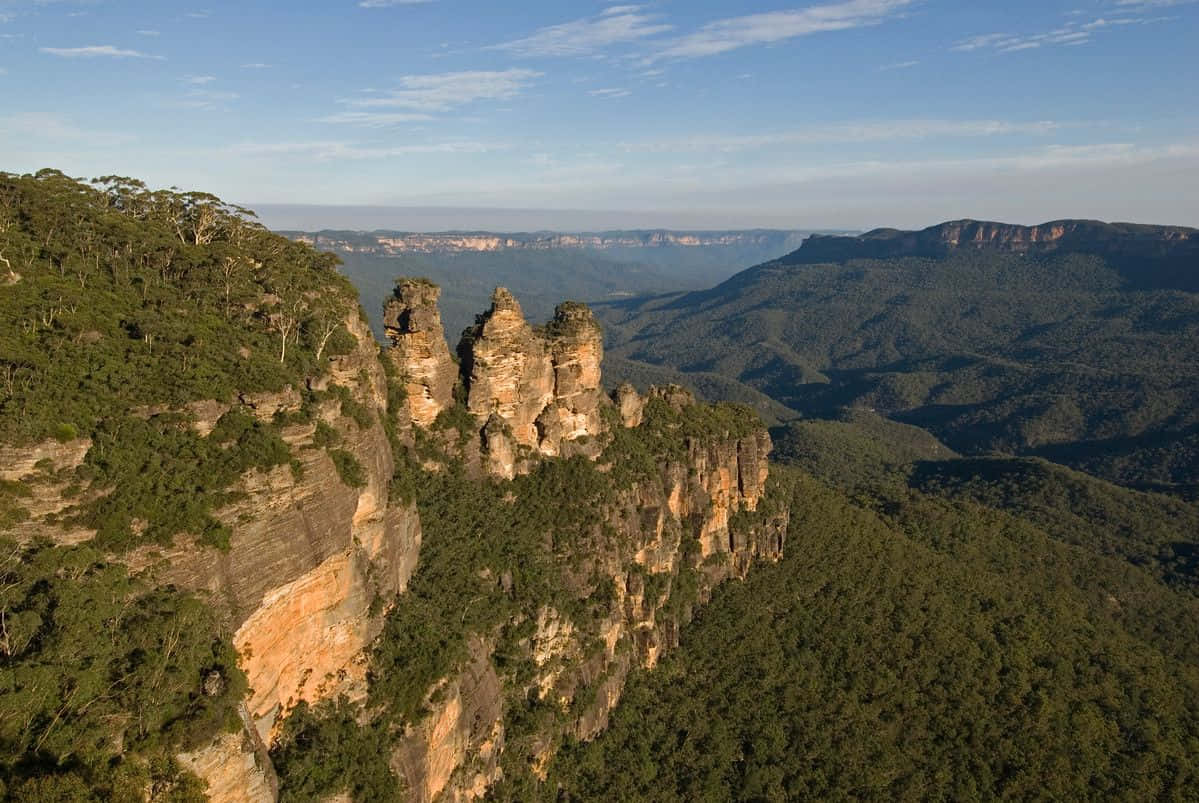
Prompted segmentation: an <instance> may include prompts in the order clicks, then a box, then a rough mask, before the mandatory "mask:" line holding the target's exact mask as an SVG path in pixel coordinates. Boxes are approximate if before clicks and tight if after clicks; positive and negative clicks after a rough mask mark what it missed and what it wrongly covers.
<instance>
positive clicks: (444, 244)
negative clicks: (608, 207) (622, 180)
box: [291, 229, 799, 255]
mask: <svg viewBox="0 0 1199 803" xmlns="http://www.w3.org/2000/svg"><path fill="white" fill-rule="evenodd" d="M291 236H294V238H295V239H296V240H299V241H300V242H305V243H308V244H310V245H315V246H318V247H320V248H331V249H333V250H336V251H346V252H352V253H362V254H382V255H393V254H406V253H426V254H427V253H435V252H446V251H449V252H455V251H458V252H461V251H483V252H491V251H514V250H523V251H548V250H551V249H584V248H586V249H593V250H598V251H608V250H616V249H628V248H666V247H673V248H703V247H712V246H750V245H757V246H765V245H773V244H776V243H778V244H780V245H783V244H786V243H792V242H798V241H799V234H798V232H790V231H711V232H690V231H688V232H682V231H666V230H661V229H659V230H651V231H630V232H597V233H580V234H492V233H489V232H468V233H444V234H418V233H405V232H386V233H370V234H368V233H357V234H355V235H353V236H346V235H345V234H344V233H337V232H317V233H314V234H301V233H295V234H293V235H291Z"/></svg>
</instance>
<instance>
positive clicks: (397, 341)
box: [383, 279, 458, 427]
mask: <svg viewBox="0 0 1199 803" xmlns="http://www.w3.org/2000/svg"><path fill="white" fill-rule="evenodd" d="M440 295H441V288H439V287H437V285H435V284H432V283H431V282H428V281H424V280H420V279H404V280H402V281H400V282H398V283H397V284H396V289H395V294H394V296H393V297H392V298H391V299H389V300H388V301H387V305H386V306H385V307H384V311H383V325H384V327H385V331H386V333H387V339H388V340H389V341H391V349H390V350H389V351H388V356H389V358H390V359H391V361H392V362H393V363H394V365H395V366H396V368H397V369H398V371H399V374H400V376H401V377H402V378H403V381H404V390H405V392H406V396H407V398H406V405H407V410H408V415H409V417H410V418H411V420H412V423H414V424H416V425H417V426H419V427H428V426H429V425H430V424H432V423H433V421H434V420H435V419H436V418H437V416H438V414H439V413H441V411H442V410H444V409H446V408H447V407H449V406H450V404H452V403H453V394H454V382H455V381H456V379H457V377H458V369H457V367H456V366H455V365H454V361H453V358H452V357H451V356H450V350H449V347H448V346H446V342H445V333H444V331H443V330H442V326H441V311H440V310H439V309H438V307H437V299H438V297H439V296H440Z"/></svg>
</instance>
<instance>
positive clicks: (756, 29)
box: [650, 0, 913, 60]
mask: <svg viewBox="0 0 1199 803" xmlns="http://www.w3.org/2000/svg"><path fill="white" fill-rule="evenodd" d="M912 2H913V0H847V2H842V3H831V4H827V5H819V6H809V7H807V8H798V9H791V10H785V11H768V12H765V13H762V14H749V15H746V16H743V17H731V18H729V19H723V20H717V21H715V22H710V23H708V24H707V25H705V26H703V27H702V28H700V29H699V30H698V31H695V32H694V33H691V34H688V35H686V36H683V37H681V38H679V39H676V40H674V41H673V42H670V43H669V44H667V45H666V46H665V47H664V48H662V50H660V51H659V52H657V53H656V54H654V55H653V56H651V58H650V60H654V59H661V58H697V57H700V56H714V55H716V54H718V53H726V52H728V51H730V50H736V49H738V48H742V47H746V46H748V45H757V44H770V43H773V42H782V41H785V40H787V39H794V38H796V37H799V36H808V35H810V34H814V33H822V32H826V31H843V30H848V29H850V28H860V27H862V26H865V25H877V24H879V23H881V22H884V21H886V20H887V19H890V18H892V17H894V16H895V15H896V14H898V13H900V12H902V11H903V10H904V9H905V8H907V7H908V6H910V5H911V4H912Z"/></svg>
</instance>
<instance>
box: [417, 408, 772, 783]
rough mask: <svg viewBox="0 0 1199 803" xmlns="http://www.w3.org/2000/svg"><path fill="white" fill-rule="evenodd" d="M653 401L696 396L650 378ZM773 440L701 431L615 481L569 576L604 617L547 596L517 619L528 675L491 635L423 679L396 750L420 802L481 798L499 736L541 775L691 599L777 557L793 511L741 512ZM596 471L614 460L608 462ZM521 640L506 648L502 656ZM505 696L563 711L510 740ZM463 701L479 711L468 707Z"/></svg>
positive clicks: (594, 725)
mask: <svg viewBox="0 0 1199 803" xmlns="http://www.w3.org/2000/svg"><path fill="white" fill-rule="evenodd" d="M618 395H619V396H623V397H624V400H625V402H626V404H627V405H629V406H630V407H635V408H636V409H637V410H638V411H639V412H640V411H642V410H643V409H644V408H645V406H646V404H647V400H646V399H642V398H641V397H640V396H639V395H638V394H636V391H635V390H633V389H632V388H627V389H625V391H624V392H623V393H621V394H618ZM634 396H635V397H636V398H633V397H634ZM648 400H649V401H650V402H652V403H665V404H667V405H670V406H671V407H672V408H674V409H675V410H676V411H678V412H685V411H687V408H688V407H690V406H691V405H694V404H695V401H694V398H693V397H692V396H691V394H690V393H688V392H687V391H685V390H684V389H682V388H679V387H677V386H668V387H663V388H654V389H651V391H650V392H649V394H648ZM680 438H682V435H680ZM770 448H771V444H770V438H769V436H768V435H767V433H766V431H765V430H764V429H761V428H758V429H754V430H752V431H750V432H747V433H744V434H741V433H719V432H717V433H713V434H711V435H710V436H703V437H693V438H691V439H688V440H686V442H685V448H684V449H683V450H681V451H679V452H678V453H676V455H675V456H674V457H673V458H670V459H666V460H665V461H664V462H663V463H662V464H661V465H660V466H659V467H658V469H657V471H656V472H655V473H653V474H652V475H650V476H648V477H645V478H644V479H641V480H639V481H636V482H634V483H633V484H632V485H631V486H630V487H627V488H625V489H624V490H622V491H620V492H619V493H618V494H617V497H616V499H615V500H614V501H613V502H611V503H610V504H608V505H607V506H606V507H605V508H604V509H603V510H602V511H600V517H599V518H600V519H601V520H602V522H603V524H602V526H600V527H599V528H598V530H597V533H596V534H595V538H594V540H592V541H590V542H589V546H588V549H587V551H586V553H585V554H583V555H575V556H574V557H575V558H578V559H579V563H578V565H577V566H576V567H575V568H574V569H573V570H572V571H573V573H574V575H575V576H576V580H575V581H573V582H571V581H568V585H570V586H571V588H570V589H569V590H570V591H572V592H573V593H575V594H578V595H579V596H581V597H585V598H589V599H592V600H595V599H604V600H606V602H604V603H603V607H602V609H601V612H600V613H593V614H591V616H598V619H592V618H588V619H586V620H579V621H575V620H573V619H571V617H570V616H569V615H567V614H566V613H565V612H564V611H562V610H558V609H555V608H554V607H552V606H549V605H547V606H544V607H542V608H541V609H540V610H539V611H538V612H537V614H536V616H535V617H533V618H532V619H531V620H530V621H528V622H527V623H525V624H524V625H523V626H522V625H521V624H520V623H519V622H517V623H514V626H516V627H518V628H522V629H527V630H528V632H529V635H528V636H527V638H526V639H524V640H523V641H522V642H521V645H519V646H518V647H517V648H516V649H517V650H520V651H523V653H522V654H524V655H526V656H527V660H528V661H529V663H530V665H531V667H532V675H531V677H524V676H522V679H520V680H518V679H517V678H515V677H513V676H511V675H506V674H503V673H499V672H497V671H496V670H495V667H494V663H493V662H492V660H491V658H490V656H489V654H488V652H487V649H486V647H485V645H483V644H482V642H481V641H480V642H476V643H474V644H473V645H472V652H471V659H470V662H469V666H468V667H467V668H465V669H463V670H461V671H460V673H459V674H457V675H455V676H453V677H451V678H448V679H445V680H443V681H442V682H441V683H439V684H438V685H436V686H434V687H433V688H431V689H430V690H429V692H428V694H427V696H426V699H427V701H428V703H427V707H428V708H429V709H430V713H429V714H428V715H427V717H426V719H424V720H423V722H422V724H421V725H420V726H419V727H417V728H414V729H413V730H412V731H411V732H410V733H408V734H407V735H406V736H405V739H404V742H403V745H402V747H401V748H400V749H399V750H398V751H397V753H396V755H395V759H394V760H393V768H395V769H396V771H397V772H399V773H400V774H401V775H402V777H404V778H405V779H406V783H407V786H408V788H409V789H416V790H420V791H419V793H418V794H415V796H414V799H417V800H426V799H429V797H428V796H429V795H432V794H434V791H435V789H440V790H441V794H442V795H443V797H442V798H439V799H444V800H467V799H475V798H478V797H480V796H481V795H482V794H483V792H484V791H485V789H486V787H487V786H488V785H489V784H491V783H493V782H495V781H496V780H497V779H498V771H497V770H496V764H495V749H496V744H497V734H499V733H504V735H505V738H504V745H505V748H504V749H505V750H506V751H517V752H516V753H515V755H518V756H520V757H521V758H522V760H523V759H525V758H527V759H528V761H529V768H530V770H531V771H532V772H533V773H534V775H539V776H540V775H543V773H544V771H545V769H546V767H547V766H548V763H549V761H550V760H551V759H552V757H553V755H554V753H555V751H556V750H557V745H558V744H560V743H561V740H562V739H563V738H567V737H570V738H575V739H590V738H592V737H594V736H595V735H597V734H598V733H599V732H600V731H602V730H603V729H604V728H605V727H607V723H608V717H609V714H610V713H611V711H612V710H613V709H614V708H615V706H616V705H617V704H618V703H619V700H620V696H621V691H622V689H623V688H624V684H625V681H626V679H627V677H628V674H629V672H630V671H632V670H633V669H634V668H635V667H638V666H640V667H644V668H652V667H654V666H655V665H656V664H657V662H658V661H659V659H660V658H661V656H662V655H663V654H664V653H665V652H667V651H668V650H670V649H672V648H674V647H676V646H677V645H678V638H679V632H680V630H681V628H682V626H683V625H684V624H686V622H687V621H689V620H690V617H691V615H692V611H693V608H694V606H696V605H698V604H702V603H703V602H705V601H706V600H707V599H708V597H709V595H710V593H711V591H712V589H713V588H714V587H715V586H716V585H717V584H719V583H721V582H723V581H724V580H727V579H730V578H736V577H743V576H744V575H745V574H746V573H747V572H748V571H749V569H750V567H751V566H752V565H753V563H754V562H755V561H759V560H767V561H774V560H778V559H779V558H780V557H781V556H782V551H783V547H784V545H785V540H786V530H787V524H788V513H787V511H786V510H785V509H777V510H772V511H771V512H769V513H761V512H759V513H758V515H757V516H756V517H753V518H752V519H745V518H743V517H741V516H739V514H744V513H749V512H752V511H755V510H759V509H760V508H761V506H762V503H763V498H764V494H765V493H766V481H767V478H768V473H769V472H768V465H767V456H768V454H769V452H770ZM602 459H604V460H609V459H610V460H611V461H617V460H619V459H621V458H620V457H619V456H612V457H610V458H602ZM599 468H600V470H601V471H611V470H614V469H615V468H616V467H615V466H614V465H612V464H611V463H603V462H601V464H600V466H599ZM513 649H514V648H513V647H512V646H511V645H509V646H508V647H506V650H507V651H508V661H511V660H512V658H511V653H512V650H513ZM493 677H494V678H495V679H496V680H498V685H497V683H496V682H494V681H493ZM517 684H520V685H517ZM446 690H448V692H447V691H446ZM501 699H506V700H510V701H512V700H515V701H517V702H515V703H512V704H514V705H523V704H525V703H527V701H529V700H533V699H535V700H537V701H539V704H540V705H542V706H549V707H551V708H553V709H555V710H556V712H557V713H556V716H553V717H547V718H546V719H545V722H547V723H549V724H547V725H544V726H542V727H541V728H540V729H539V730H538V731H537V732H536V733H534V734H531V735H530V734H527V733H525V734H523V735H520V736H519V738H518V741H515V742H514V741H513V738H516V737H514V736H513V733H512V732H511V730H508V731H504V730H503V721H502V716H501V718H500V719H499V720H496V719H494V718H493V717H494V716H495V714H494V712H495V711H497V710H499V708H500V704H499V701H500V700H501ZM468 710H469V711H474V712H475V714H474V717H473V719H472V718H470V717H467V716H465V715H464V712H466V711H468ZM432 768H437V769H436V771H434V769H432ZM430 778H433V779H436V783H432V784H431V783H430V780H429V779H430Z"/></svg>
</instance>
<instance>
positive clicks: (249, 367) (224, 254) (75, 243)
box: [0, 170, 357, 443]
mask: <svg viewBox="0 0 1199 803" xmlns="http://www.w3.org/2000/svg"><path fill="white" fill-rule="evenodd" d="M336 263H337V259H336V257H334V256H332V255H330V254H321V253H318V252H317V251H314V250H313V249H311V248H308V247H307V246H304V245H301V244H299V243H294V242H292V241H290V240H288V239H287V238H285V237H281V236H278V235H276V234H272V233H271V232H269V231H267V230H266V229H265V228H264V227H262V226H261V225H259V224H257V223H255V222H253V220H252V219H251V217H250V214H249V213H248V212H247V211H246V210H243V209H240V208H237V207H234V206H230V205H228V204H225V203H223V202H222V201H220V200H219V199H217V198H215V197H213V196H211V195H207V194H204V193H194V192H189V193H181V192H175V191H166V190H159V191H151V190H149V189H147V188H146V187H145V186H144V185H143V184H141V183H140V182H138V181H135V180H132V179H127V178H119V177H114V176H109V177H105V178H102V179H97V180H96V181H94V182H92V183H90V184H89V183H83V182H80V181H76V180H74V179H71V178H68V177H66V176H64V175H63V174H61V173H58V172H56V171H52V170H43V171H41V172H39V173H37V174H36V175H24V176H17V175H13V174H9V173H0V284H2V285H3V289H4V291H3V293H0V319H3V320H4V321H6V322H9V323H8V325H6V326H5V327H4V329H3V330H0V443H6V442H7V443H29V442H31V441H37V440H42V439H45V438H49V437H53V436H56V435H58V436H60V437H61V436H62V435H63V434H72V433H77V434H78V435H81V436H88V435H90V434H91V433H92V431H93V430H94V429H95V427H96V426H97V425H98V423H99V422H100V421H102V420H104V419H106V418H111V417H113V416H120V415H124V414H125V413H127V412H128V411H129V410H131V409H133V408H136V407H138V406H149V405H174V406H179V405H182V404H184V403H186V402H190V401H195V400H202V399H221V400H228V399H230V398H232V397H233V396H234V395H235V394H237V393H252V392H257V391H278V390H281V389H282V388H283V387H284V386H286V385H289V384H292V385H297V384H300V383H301V380H302V379H303V377H305V376H307V375H311V374H319V373H320V372H321V370H322V369H321V361H322V359H324V358H326V357H328V356H330V355H331V354H333V353H335V352H337V351H345V350H348V348H349V347H351V346H352V343H353V340H352V338H350V339H349V340H348V341H347V336H348V333H347V332H346V331H345V329H344V327H343V326H342V321H343V320H344V319H345V318H346V316H347V315H349V314H351V312H353V311H354V310H355V307H356V300H357V296H356V293H355V291H354V289H353V288H352V286H351V285H350V283H349V282H348V281H347V280H346V279H345V278H343V277H342V276H340V275H339V274H338V273H337V271H336V270H335V269H334V266H335V265H336Z"/></svg>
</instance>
